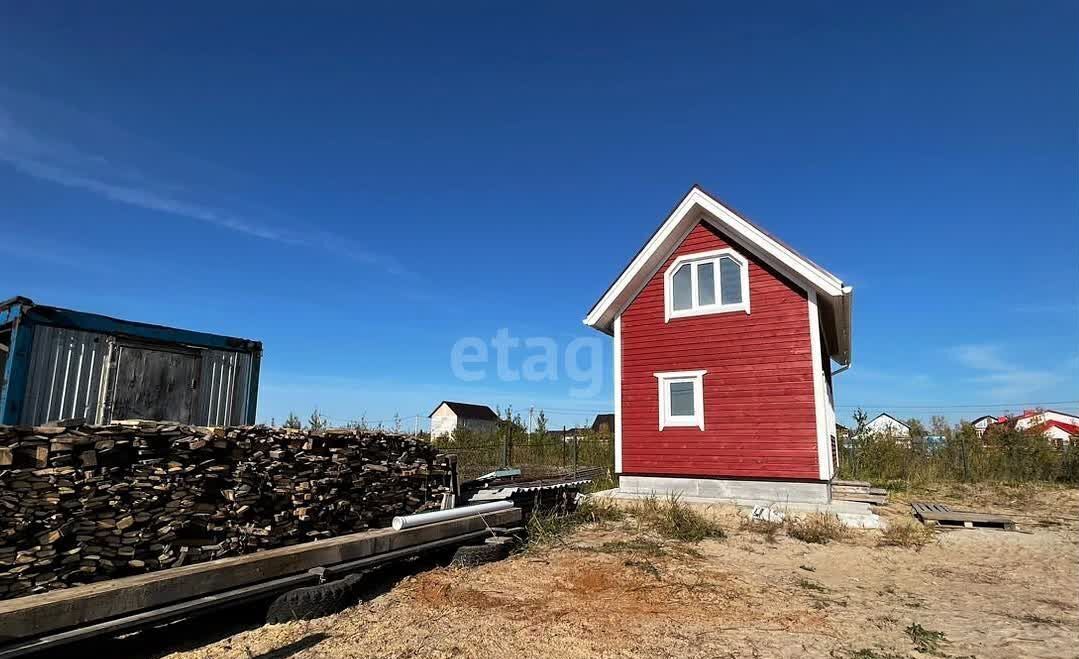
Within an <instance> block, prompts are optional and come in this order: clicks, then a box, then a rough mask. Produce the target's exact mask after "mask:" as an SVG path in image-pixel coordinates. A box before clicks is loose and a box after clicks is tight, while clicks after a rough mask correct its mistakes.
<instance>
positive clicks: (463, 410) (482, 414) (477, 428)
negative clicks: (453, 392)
mask: <svg viewBox="0 0 1079 659" xmlns="http://www.w3.org/2000/svg"><path fill="white" fill-rule="evenodd" d="M428 418H429V419H431V437H432V438H437V437H445V436H446V435H449V434H450V433H452V432H453V431H455V430H470V431H472V432H480V433H483V432H495V431H497V430H498V421H499V418H498V414H496V413H495V411H494V410H492V409H491V408H490V407H487V406H486V405H476V404H474V403H458V402H455V401H450V400H444V401H442V402H441V403H439V404H438V405H436V406H435V409H434V411H433V412H431V413H430V414H429V415H428Z"/></svg>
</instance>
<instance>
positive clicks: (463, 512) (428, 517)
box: [393, 501, 513, 531]
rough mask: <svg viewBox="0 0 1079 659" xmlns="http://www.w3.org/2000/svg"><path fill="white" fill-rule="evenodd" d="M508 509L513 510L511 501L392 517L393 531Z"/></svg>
mask: <svg viewBox="0 0 1079 659" xmlns="http://www.w3.org/2000/svg"><path fill="white" fill-rule="evenodd" d="M510 508H513V502H512V501H494V502H492V503H481V504H478V505H475V506H462V507H460V508H451V509H449V510H436V511H433V512H429V513H419V514H417V515H406V516H404V517H394V518H393V530H395V531H402V530H404V529H411V528H415V527H417V526H424V525H426V524H434V523H435V522H446V521H449V520H451V519H461V518H463V517H472V516H474V515H483V514H485V513H496V512H498V511H500V510H509V509H510Z"/></svg>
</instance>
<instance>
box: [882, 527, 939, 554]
mask: <svg viewBox="0 0 1079 659" xmlns="http://www.w3.org/2000/svg"><path fill="white" fill-rule="evenodd" d="M936 538H937V535H936V533H934V532H933V529H931V528H929V527H928V526H925V525H923V524H919V523H917V522H911V521H907V520H903V521H894V522H892V523H890V524H889V525H888V528H887V529H885V530H884V532H882V533H881V536H880V541H879V542H878V544H879V545H880V546H881V547H904V548H906V549H915V550H921V548H922V547H925V546H926V545H928V544H931V543H932V542H934V541H935V540H936Z"/></svg>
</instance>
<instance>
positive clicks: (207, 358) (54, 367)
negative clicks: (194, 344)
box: [20, 325, 252, 426]
mask: <svg viewBox="0 0 1079 659" xmlns="http://www.w3.org/2000/svg"><path fill="white" fill-rule="evenodd" d="M114 341H119V342H122V341H123V339H112V338H111V337H109V336H108V335H106V334H97V333H94V332H82V331H78V330H67V329H58V328H55V327H46V326H44V325H38V326H36V327H35V328H34V343H33V349H32V351H31V356H30V372H29V378H28V381H27V388H26V397H25V399H24V403H23V414H22V419H21V420H20V422H21V423H24V424H28V425H35V424H43V423H47V422H49V421H57V420H60V419H76V418H83V419H86V420H87V422H89V423H107V422H109V421H111V418H109V417H110V416H111V414H110V411H109V410H106V409H104V401H105V400H106V399H107V398H108V396H107V392H108V389H109V386H110V385H109V384H108V382H109V378H108V373H107V372H108V369H109V361H110V354H111V351H112V349H113V346H114ZM201 362H202V363H201V375H200V378H199V391H198V405H197V407H196V410H195V413H194V417H195V418H193V419H190V420H186V419H168V420H170V421H181V422H186V423H193V424H197V425H205V426H225V425H238V424H243V423H246V421H247V406H248V401H249V400H250V396H249V393H250V386H251V362H252V358H251V355H250V354H248V353H239V352H231V351H228V350H203V351H201Z"/></svg>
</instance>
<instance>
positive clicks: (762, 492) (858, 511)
mask: <svg viewBox="0 0 1079 659" xmlns="http://www.w3.org/2000/svg"><path fill="white" fill-rule="evenodd" d="M618 481H619V487H618V488H616V489H613V490H604V491H603V492H596V493H594V494H593V495H592V496H595V497H604V498H609V499H616V500H623V501H634V500H641V499H644V498H646V497H649V496H657V497H666V496H671V495H676V496H678V497H679V500H680V501H682V502H683V503H687V504H690V505H693V506H704V507H712V506H723V505H726V506H735V507H737V508H738V509H739V510H740V512H741V513H743V514H745V515H746V516H747V517H748V516H750V515H751V514H752V513H753V511H754V509H762V508H763V509H767V510H769V511H771V513H772V514H774V516H775V517H774V518H775V519H780V518H782V517H786V516H790V515H794V516H798V515H807V514H811V513H824V514H827V515H835V516H836V517H837V518H839V521H841V522H843V523H844V524H846V525H847V526H849V527H851V528H856V529H879V528H883V527H884V524H883V522H882V521H881V519H880V517H879V516H877V515H876V514H875V513H874V512H873V509H872V508H871V507H870V505H869V504H868V503H860V502H857V501H840V500H835V501H830V500H829V486H828V484H827V483H790V482H776V481H731V480H716V479H705V478H660V477H652V476H620V477H619V479H618ZM768 517H769V518H773V515H769V516H768Z"/></svg>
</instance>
